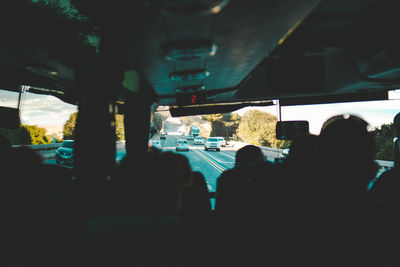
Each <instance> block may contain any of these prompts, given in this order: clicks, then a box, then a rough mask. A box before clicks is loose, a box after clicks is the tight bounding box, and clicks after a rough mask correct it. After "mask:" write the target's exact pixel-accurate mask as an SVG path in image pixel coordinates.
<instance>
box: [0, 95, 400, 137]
mask: <svg viewBox="0 0 400 267" xmlns="http://www.w3.org/2000/svg"><path fill="white" fill-rule="evenodd" d="M389 99H392V100H384V101H364V102H352V103H339V104H323V105H303V106H288V107H282V108H281V119H282V120H308V121H309V125H310V132H311V133H314V134H319V132H320V129H321V126H322V124H323V123H324V121H325V120H327V119H328V118H330V117H331V116H334V115H337V114H340V113H351V114H356V115H359V116H360V117H362V118H364V119H365V120H366V121H367V122H368V123H369V124H370V125H371V127H378V126H380V125H382V124H383V123H391V122H393V118H394V116H395V115H396V114H397V113H398V112H400V90H397V91H394V92H391V93H390V94H389ZM17 103H18V94H17V93H14V92H8V91H4V90H0V106H7V107H17ZM250 109H259V110H262V111H266V112H268V113H271V114H273V115H275V116H277V115H278V108H277V106H268V107H246V108H242V109H240V110H237V111H235V112H236V113H238V114H239V115H243V114H244V113H245V112H246V111H248V110H250ZM76 111H77V106H75V105H71V104H68V103H65V102H63V101H61V100H60V99H58V98H56V97H53V96H48V95H39V94H32V93H27V94H26V95H25V97H24V99H23V104H22V109H21V121H22V123H23V124H29V125H38V126H40V127H44V128H46V129H47V133H48V134H50V133H52V132H54V133H57V132H59V131H61V130H62V127H63V125H64V123H65V122H66V121H67V120H68V118H69V116H70V115H71V114H72V113H74V112H76Z"/></svg>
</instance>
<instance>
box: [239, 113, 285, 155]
mask: <svg viewBox="0 0 400 267" xmlns="http://www.w3.org/2000/svg"><path fill="white" fill-rule="evenodd" d="M276 121H277V119H276V117H275V116H274V115H271V114H269V113H267V112H262V111H259V110H249V111H247V112H246V113H245V114H243V116H242V118H241V122H240V124H239V128H238V130H237V134H238V137H239V138H240V139H241V140H243V141H244V142H246V143H249V144H253V145H257V146H267V147H275V148H286V147H288V146H289V142H287V141H283V140H278V139H276V138H275V126H276Z"/></svg>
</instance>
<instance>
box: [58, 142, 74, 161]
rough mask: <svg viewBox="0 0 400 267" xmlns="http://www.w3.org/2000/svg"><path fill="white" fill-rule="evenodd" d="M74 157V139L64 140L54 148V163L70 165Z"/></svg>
mask: <svg viewBox="0 0 400 267" xmlns="http://www.w3.org/2000/svg"><path fill="white" fill-rule="evenodd" d="M73 159H74V140H65V141H64V142H63V143H62V144H61V145H60V147H59V148H57V150H56V163H57V164H63V165H72V164H73Z"/></svg>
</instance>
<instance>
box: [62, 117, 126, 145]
mask: <svg viewBox="0 0 400 267" xmlns="http://www.w3.org/2000/svg"><path fill="white" fill-rule="evenodd" d="M77 115H78V112H75V113H72V114H71V115H70V116H69V119H68V120H67V121H66V122H65V124H64V129H63V136H64V140H68V139H74V130H75V125H76V117H77ZM115 137H116V140H117V141H120V140H125V127H124V115H120V114H117V115H115Z"/></svg>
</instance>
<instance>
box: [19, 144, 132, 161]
mask: <svg viewBox="0 0 400 267" xmlns="http://www.w3.org/2000/svg"><path fill="white" fill-rule="evenodd" d="M61 144H62V143H56V144H44V145H13V146H12V147H20V146H27V147H30V148H32V149H33V150H35V151H38V152H39V153H40V155H42V157H43V159H44V160H51V159H55V157H56V150H57V148H59V147H60V146H61ZM116 149H117V150H125V140H122V141H117V142H116Z"/></svg>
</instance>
